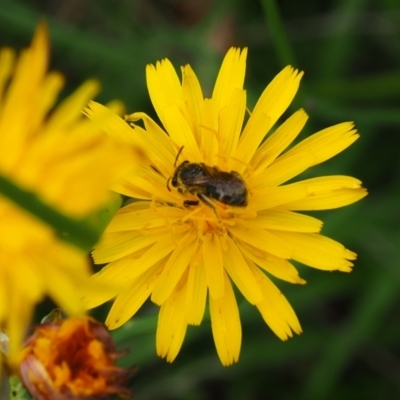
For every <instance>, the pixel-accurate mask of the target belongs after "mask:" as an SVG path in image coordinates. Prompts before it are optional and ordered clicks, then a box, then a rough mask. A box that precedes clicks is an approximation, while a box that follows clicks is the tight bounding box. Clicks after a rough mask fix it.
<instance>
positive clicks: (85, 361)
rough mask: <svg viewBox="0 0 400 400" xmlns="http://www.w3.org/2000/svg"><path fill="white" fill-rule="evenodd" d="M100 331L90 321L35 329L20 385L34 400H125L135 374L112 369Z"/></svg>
mask: <svg viewBox="0 0 400 400" xmlns="http://www.w3.org/2000/svg"><path fill="white" fill-rule="evenodd" d="M119 355H121V354H120V353H117V350H116V347H115V344H114V342H113V341H112V339H111V337H110V335H109V333H108V331H107V329H106V328H105V326H104V325H102V324H100V323H98V322H97V321H95V320H93V319H92V318H90V317H87V316H86V317H80V318H68V319H66V320H57V321H55V322H53V323H49V324H42V325H39V326H38V327H37V328H36V330H35V332H34V333H33V335H32V336H31V337H30V338H29V339H28V341H27V343H26V345H25V346H24V349H23V353H22V358H21V361H20V365H19V373H20V376H21V380H22V382H23V383H24V385H25V386H26V388H27V389H28V390H29V392H30V393H31V395H32V396H34V397H35V398H36V399H37V400H84V399H85V400H88V399H91V400H94V399H108V398H109V397H111V396H112V395H119V396H121V397H126V398H127V397H129V396H130V391H129V390H128V389H127V387H126V382H127V379H128V378H129V376H130V375H131V374H132V373H133V368H130V369H123V368H121V367H118V366H116V365H115V361H116V360H117V358H118V356H119Z"/></svg>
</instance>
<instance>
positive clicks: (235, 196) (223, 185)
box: [167, 147, 248, 209]
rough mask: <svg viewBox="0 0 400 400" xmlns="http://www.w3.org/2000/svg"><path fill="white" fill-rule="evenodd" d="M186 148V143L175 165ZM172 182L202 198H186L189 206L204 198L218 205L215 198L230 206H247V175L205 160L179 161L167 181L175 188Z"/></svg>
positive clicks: (207, 203)
mask: <svg viewBox="0 0 400 400" xmlns="http://www.w3.org/2000/svg"><path fill="white" fill-rule="evenodd" d="M182 150H183V147H181V148H180V150H179V152H178V154H177V156H176V159H175V163H174V166H176V162H177V161H178V157H179V155H180V153H181V152H182ZM169 182H171V185H172V186H173V187H176V188H178V192H179V193H182V194H185V193H190V194H192V195H195V196H197V198H198V199H199V200H185V201H184V202H183V205H184V206H185V207H189V206H197V205H198V204H199V201H202V202H203V203H204V204H206V205H208V206H210V207H212V208H214V209H215V206H214V204H213V200H216V201H219V202H220V203H223V204H226V205H229V206H235V207H246V206H247V196H248V191H247V187H246V184H245V182H244V180H243V178H242V177H241V176H240V174H239V173H238V172H236V171H231V172H225V171H221V170H220V169H219V168H217V167H210V166H208V165H206V164H204V163H191V162H189V161H187V160H186V161H182V163H181V164H179V165H178V167H177V168H176V169H175V172H174V174H173V175H172V178H169V179H168V181H167V188H168V190H169V191H171V189H170V187H169Z"/></svg>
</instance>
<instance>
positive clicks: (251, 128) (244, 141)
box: [235, 66, 303, 172]
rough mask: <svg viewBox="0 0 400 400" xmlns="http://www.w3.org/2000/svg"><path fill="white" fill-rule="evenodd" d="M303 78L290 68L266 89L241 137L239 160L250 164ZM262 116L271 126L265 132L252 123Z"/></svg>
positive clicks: (282, 72) (237, 152)
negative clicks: (266, 118)
mask: <svg viewBox="0 0 400 400" xmlns="http://www.w3.org/2000/svg"><path fill="white" fill-rule="evenodd" d="M302 76H303V73H302V72H300V73H299V72H298V71H297V70H294V69H293V68H292V67H290V66H288V67H286V68H284V69H283V70H282V71H281V72H280V73H279V74H278V75H277V76H276V77H275V78H274V79H273V80H272V82H271V83H270V84H269V85H268V86H267V87H266V89H265V90H264V92H263V93H262V95H261V97H260V99H259V100H258V102H257V104H256V106H255V107H254V110H253V113H252V114H251V116H250V119H249V121H248V122H247V125H246V126H245V128H244V130H243V133H242V136H241V137H240V141H239V146H238V148H237V151H236V153H235V156H236V157H237V158H239V159H240V160H242V161H243V162H244V163H249V162H250V160H251V158H252V157H253V155H254V153H255V151H256V149H257V148H258V146H259V145H260V143H261V141H262V140H263V138H264V136H265V135H266V134H267V132H268V131H269V129H270V128H271V127H272V126H273V125H274V124H275V122H276V121H277V120H278V118H279V117H280V116H281V115H282V113H283V112H284V111H285V110H286V109H287V107H288V106H289V105H290V103H291V102H292V100H293V98H294V96H295V94H296V92H297V89H298V87H299V83H300V79H301V77H302ZM260 115H264V116H266V117H268V119H269V126H263V130H260V129H259V127H257V126H256V125H254V124H253V121H252V120H253V119H255V120H258V119H259V118H260V117H259V116H260ZM239 172H241V171H239Z"/></svg>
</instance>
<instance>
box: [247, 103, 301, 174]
mask: <svg viewBox="0 0 400 400" xmlns="http://www.w3.org/2000/svg"><path fill="white" fill-rule="evenodd" d="M307 119H308V115H307V114H306V113H305V111H304V110H303V109H301V110H298V111H296V112H295V113H294V114H292V115H291V116H290V117H289V118H288V119H287V120H286V121H285V122H284V123H283V124H282V125H280V126H279V127H278V128H277V129H276V131H275V132H274V133H273V134H272V135H270V136H268V137H267V139H266V140H265V142H264V143H262V144H261V146H260V147H259V148H258V149H257V151H256V153H255V155H254V157H253V159H252V161H251V165H252V168H253V170H254V175H255V176H256V175H257V174H258V173H259V172H262V171H263V170H265V168H266V167H268V165H270V164H271V163H272V161H274V160H275V159H276V158H277V157H278V156H279V155H280V154H281V153H282V152H283V151H284V150H285V149H286V148H287V147H288V146H289V145H290V144H291V143H292V142H293V140H294V139H295V138H296V137H297V135H298V134H299V133H300V132H301V130H302V129H303V127H304V125H305V123H306V122H307Z"/></svg>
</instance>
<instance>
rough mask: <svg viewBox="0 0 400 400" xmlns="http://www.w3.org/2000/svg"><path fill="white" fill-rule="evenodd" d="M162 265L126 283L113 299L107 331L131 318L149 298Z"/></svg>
mask: <svg viewBox="0 0 400 400" xmlns="http://www.w3.org/2000/svg"><path fill="white" fill-rule="evenodd" d="M161 267H162V263H161V262H160V263H157V264H156V265H154V266H153V267H152V268H149V269H148V270H147V271H145V272H144V273H143V274H142V275H140V276H138V277H137V278H136V279H133V280H131V281H130V282H129V283H127V284H126V285H125V287H124V289H123V290H121V291H120V293H119V294H118V296H117V298H116V299H115V301H114V303H113V305H112V307H111V309H110V312H109V314H108V316H107V319H106V322H105V324H106V325H107V327H108V328H109V329H117V328H119V327H120V326H122V325H123V324H125V323H126V322H127V321H128V320H129V319H130V318H131V317H133V316H134V315H135V314H136V312H137V311H138V310H139V308H140V307H141V306H142V305H143V303H144V302H145V301H146V300H147V298H148V297H149V296H150V294H151V291H152V289H153V287H154V283H155V282H156V279H157V277H158V270H159V269H160V268H161Z"/></svg>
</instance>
